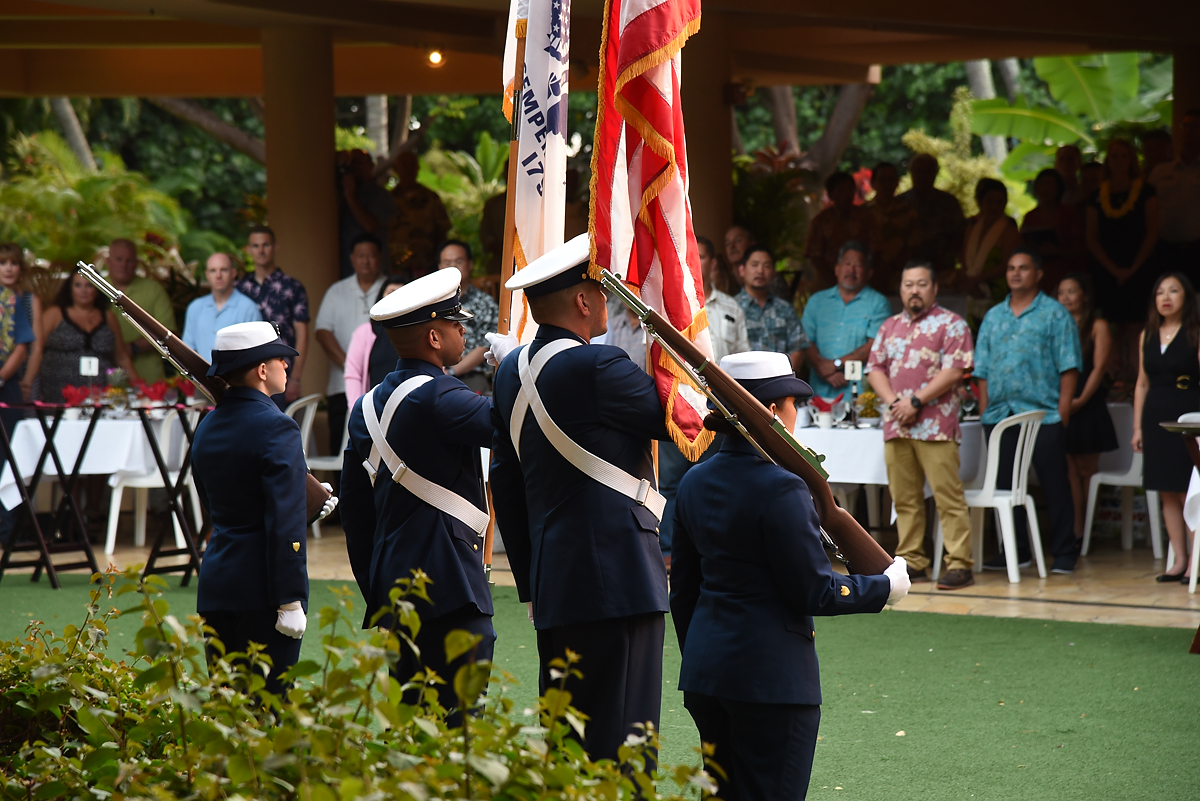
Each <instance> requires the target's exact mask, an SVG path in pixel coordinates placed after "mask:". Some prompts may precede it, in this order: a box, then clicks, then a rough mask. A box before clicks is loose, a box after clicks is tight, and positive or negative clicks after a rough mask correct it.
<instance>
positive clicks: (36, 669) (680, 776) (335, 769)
mask: <svg viewBox="0 0 1200 801" xmlns="http://www.w3.org/2000/svg"><path fill="white" fill-rule="evenodd" d="M138 570H139V568H132V569H130V570H129V571H126V572H125V573H124V574H117V573H105V574H97V575H96V576H95V577H94V578H93V581H94V582H95V583H96V584H97V586H96V588H95V589H93V590H92V593H91V601H90V603H89V604H88V607H87V612H86V616H85V618H84V621H83V623H82V625H80V626H68V627H66V628H65V629H64V630H63V632H62V633H61V634H60V635H57V636H56V635H54V634H52V633H51V632H49V631H48V630H46V629H45V627H44V625H43V624H42V623H40V622H37V621H34V622H32V623H30V625H29V628H28V630H27V633H26V636H25V637H24V638H23V639H19V640H14V641H9V642H2V643H0V796H2V797H4V798H13V799H51V798H53V799H58V798H73V799H90V800H92V801H94V799H108V798H154V799H159V800H160V801H166V800H168V799H183V798H187V799H193V798H196V799H215V798H263V799H302V800H303V801H338V800H340V801H348V799H352V798H370V799H416V800H417V801H425V799H431V798H468V799H491V798H496V799H501V798H503V799H533V798H545V799H555V798H564V799H565V798H570V799H581V800H583V799H606V801H615V799H623V798H635V797H638V798H670V799H679V801H682V799H683V798H684V796H683V795H672V796H660V795H658V793H657V791H656V790H655V788H654V786H653V778H654V777H655V776H656V775H657V777H659V778H661V777H666V776H669V777H670V778H671V779H672V780H673V781H674V782H675V785H676V786H677V787H679V788H685V791H687V790H690V791H691V795H692V797H695V794H696V792H697V791H698V792H699V793H700V794H701V795H702V796H705V797H706V796H707V795H708V794H709V793H710V792H711V791H712V790H713V789H714V786H713V782H712V780H711V778H710V777H709V775H708V774H707V773H705V772H704V771H703V770H702V769H701V768H699V767H686V766H684V767H676V768H673V769H669V770H667V769H662V768H659V769H657V771H656V769H655V767H654V761H655V760H654V754H655V753H656V750H657V744H658V741H657V734H656V732H654V731H653V730H650V731H647V732H646V733H645V736H642V737H630V738H629V740H628V741H627V742H626V744H625V745H624V746H623V747H622V748H621V752H620V759H619V762H618V763H613V762H611V761H607V760H606V761H600V762H593V761H591V760H590V759H589V758H588V757H587V755H586V754H585V753H584V752H583V750H582V748H581V747H580V745H579V743H578V741H577V740H575V739H573V738H572V737H571V736H570V734H571V733H572V732H581V731H582V730H583V727H584V726H585V725H586V719H585V716H584V715H582V714H581V713H579V712H578V711H577V710H575V709H573V708H572V707H571V705H570V704H571V696H570V693H569V692H567V691H566V690H565V689H564V686H563V685H564V684H565V681H566V677H567V676H568V675H579V671H578V669H577V668H576V667H575V666H574V663H575V661H576V660H577V657H576V656H575V655H573V654H571V653H570V652H568V653H567V655H566V657H565V658H564V659H562V660H559V661H558V662H557V663H556V665H555V668H556V670H557V673H556V675H557V676H559V677H560V679H561V683H560V686H558V687H556V688H551V689H549V690H548V691H547V692H546V693H545V695H543V696H542V697H541V698H540V699H539V701H538V705H537V709H536V710H524V711H523V713H517V712H515V711H514V709H513V708H512V707H513V702H512V700H511V699H509V698H508V697H507V696H506V694H505V692H504V683H505V682H506V681H509V680H510V677H503V676H502V677H497V676H493V675H492V674H493V666H492V664H491V663H489V662H487V661H485V660H475V661H473V662H471V663H470V664H467V665H465V666H463V667H461V668H459V670H458V671H457V673H456V674H455V675H454V676H453V677H452V678H451V677H441V676H437V675H436V674H434V673H433V672H432V671H424V672H420V673H418V674H416V675H415V676H413V677H412V678H411V679H410V680H409V681H408V682H406V683H404V684H401V683H400V682H398V681H396V679H395V678H393V677H392V676H391V675H389V672H388V668H389V666H390V665H394V664H396V662H397V660H398V659H399V658H400V653H401V649H404V648H407V649H413V650H415V645H414V643H413V638H414V637H415V636H416V633H417V632H418V631H419V629H420V625H421V623H420V619H419V617H418V615H417V613H416V611H415V607H414V604H413V599H418V598H419V599H427V594H426V587H427V585H428V583H429V579H428V577H426V576H425V575H424V574H422V573H420V572H417V573H415V574H414V576H413V578H411V579H405V580H401V581H399V582H397V586H396V587H395V588H394V589H393V590H392V594H391V599H392V609H391V610H390V611H391V613H392V614H393V615H394V616H395V619H396V620H398V621H400V626H399V628H398V629H397V630H395V631H393V632H381V631H369V632H361V633H359V632H358V631H357V630H356V627H355V626H354V623H353V621H354V620H355V616H354V614H353V611H354V605H353V603H352V601H351V592H350V590H348V589H344V588H343V589H340V590H335V591H334V592H335V597H336V602H335V604H334V605H333V606H328V607H325V608H323V609H322V610H321V612H320V615H319V617H320V629H321V632H322V633H321V635H320V636H321V643H322V646H323V650H324V653H325V658H324V662H323V664H318V663H317V662H314V661H302V662H300V663H298V664H296V665H295V666H294V667H293V668H292V669H291V670H290V671H289V674H288V675H289V676H290V678H292V679H294V680H295V684H294V686H293V687H292V689H290V690H289V691H288V692H287V694H286V697H280V696H277V695H273V694H271V693H269V692H267V691H266V690H265V689H264V686H265V680H264V675H265V674H266V672H267V671H268V670H269V668H270V660H269V658H268V657H267V656H266V655H265V654H263V653H261V651H259V649H258V648H257V647H256V646H254V645H251V647H250V651H249V653H247V654H242V655H234V654H226V655H225V657H224V658H223V659H221V660H220V661H219V662H218V663H217V664H216V665H215V666H214V669H213V671H212V674H213V675H211V676H210V675H209V674H208V671H207V670H206V667H205V656H204V637H205V635H206V634H208V635H211V633H212V630H211V629H206V627H205V626H204V623H203V621H202V620H201V618H200V617H199V616H196V615H191V616H188V617H186V618H183V619H181V618H179V617H178V616H175V615H172V614H170V610H169V608H168V605H167V601H166V600H165V599H164V598H163V597H162V591H163V588H164V587H165V586H166V584H165V582H164V581H163V580H162V579H161V578H159V577H158V576H149V577H147V578H146V579H144V580H141V579H139V577H138V574H137V571H138ZM123 596H129V597H130V598H133V599H137V600H138V602H137V603H136V604H134V605H133V606H132V607H131V608H129V609H127V610H125V611H124V612H117V611H116V610H115V609H108V610H106V611H105V610H103V607H104V606H106V605H109V604H110V602H112V601H115V600H116V599H118V598H121V597H123ZM118 614H140V615H141V618H142V623H143V625H142V628H141V629H140V630H139V631H138V632H137V635H136V637H135V643H136V645H135V648H134V650H133V651H131V652H130V653H129V654H128V657H129V658H128V660H120V661H118V660H115V659H113V658H111V657H109V656H107V655H106V648H107V645H108V642H107V638H108V627H109V623H110V622H111V621H112V620H113V618H114V617H115V616H117V615H118ZM310 636H311V635H310ZM478 642H479V640H478V638H477V637H476V636H475V635H471V634H469V633H467V632H464V631H455V632H451V634H450V635H449V636H448V637H447V638H446V643H445V647H446V651H447V656H448V657H451V658H456V657H458V656H460V655H463V654H469V653H472V652H473V649H474V648H475V647H476V646H477V644H478ZM216 647H217V648H218V649H219V650H220V651H221V652H222V653H223V648H221V647H220V645H219V644H217V646H216ZM235 656H236V657H238V659H235ZM446 681H449V682H451V685H452V687H453V688H454V692H455V695H456V696H457V698H458V703H459V706H460V707H461V708H464V709H470V710H471V714H470V715H466V716H464V723H463V725H462V726H461V727H458V728H448V727H447V725H446V722H445V719H446V710H445V709H442V708H441V707H440V706H439V705H438V703H437V693H436V692H435V691H434V687H435V686H436V685H439V684H442V683H444V682H446ZM489 685H493V688H492V691H491V692H490V693H488V694H487V695H486V696H485V695H484V692H485V690H487V689H488V686H489ZM408 691H415V693H416V694H417V695H418V696H420V697H421V698H422V699H423V700H422V701H421V702H420V703H418V704H415V705H410V704H406V703H404V701H403V698H404V695H405V693H406V692H408Z"/></svg>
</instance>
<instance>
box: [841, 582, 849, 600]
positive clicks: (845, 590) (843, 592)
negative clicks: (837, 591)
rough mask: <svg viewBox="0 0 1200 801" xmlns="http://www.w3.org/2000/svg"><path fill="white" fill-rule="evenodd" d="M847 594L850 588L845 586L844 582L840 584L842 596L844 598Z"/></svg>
mask: <svg viewBox="0 0 1200 801" xmlns="http://www.w3.org/2000/svg"><path fill="white" fill-rule="evenodd" d="M849 594H850V588H849V587H847V586H846V585H845V584H843V585H842V597H843V598H845V597H846V596H847V595H849Z"/></svg>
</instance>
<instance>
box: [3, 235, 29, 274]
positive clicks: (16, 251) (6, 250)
mask: <svg viewBox="0 0 1200 801" xmlns="http://www.w3.org/2000/svg"><path fill="white" fill-rule="evenodd" d="M0 261H11V262H12V263H13V264H15V265H17V266H18V267H20V268H21V272H24V271H25V249H24V248H22V247H21V246H20V245H18V244H17V243H16V242H4V243H2V244H0Z"/></svg>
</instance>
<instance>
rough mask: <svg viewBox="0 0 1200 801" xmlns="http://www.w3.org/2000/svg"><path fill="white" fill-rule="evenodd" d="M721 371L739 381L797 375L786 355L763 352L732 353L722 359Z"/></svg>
mask: <svg viewBox="0 0 1200 801" xmlns="http://www.w3.org/2000/svg"><path fill="white" fill-rule="evenodd" d="M721 369H722V370H724V371H725V372H727V373H729V377H730V378H736V379H737V380H739V381H743V380H745V379H761V378H779V377H780V376H791V375H795V373H794V372H793V371H792V360H791V359H789V358H788V357H787V354H786V353H771V352H768V351H763V350H752V351H747V352H746V353H731V354H729V355H728V356H726V357H725V358H724V359H721Z"/></svg>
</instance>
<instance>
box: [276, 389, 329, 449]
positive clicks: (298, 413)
mask: <svg viewBox="0 0 1200 801" xmlns="http://www.w3.org/2000/svg"><path fill="white" fill-rule="evenodd" d="M322 397H323V396H322V395H319V394H313V395H305V396H304V397H303V398H297V399H296V400H294V401H292V402H291V403H289V404H288V407H287V408H286V409H284V410H283V413H284V414H286V415H287V416H288V417H290V418H292V419H293V420H295V421H296V423H297V424H298V425H299V426H300V447H301V448H302V449H303V451H304V458H305V459H306V460H307V459H308V438H309V436H310V435H311V434H312V429H313V421H314V420H316V419H317V404H318V403H320V402H321V398H322Z"/></svg>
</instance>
